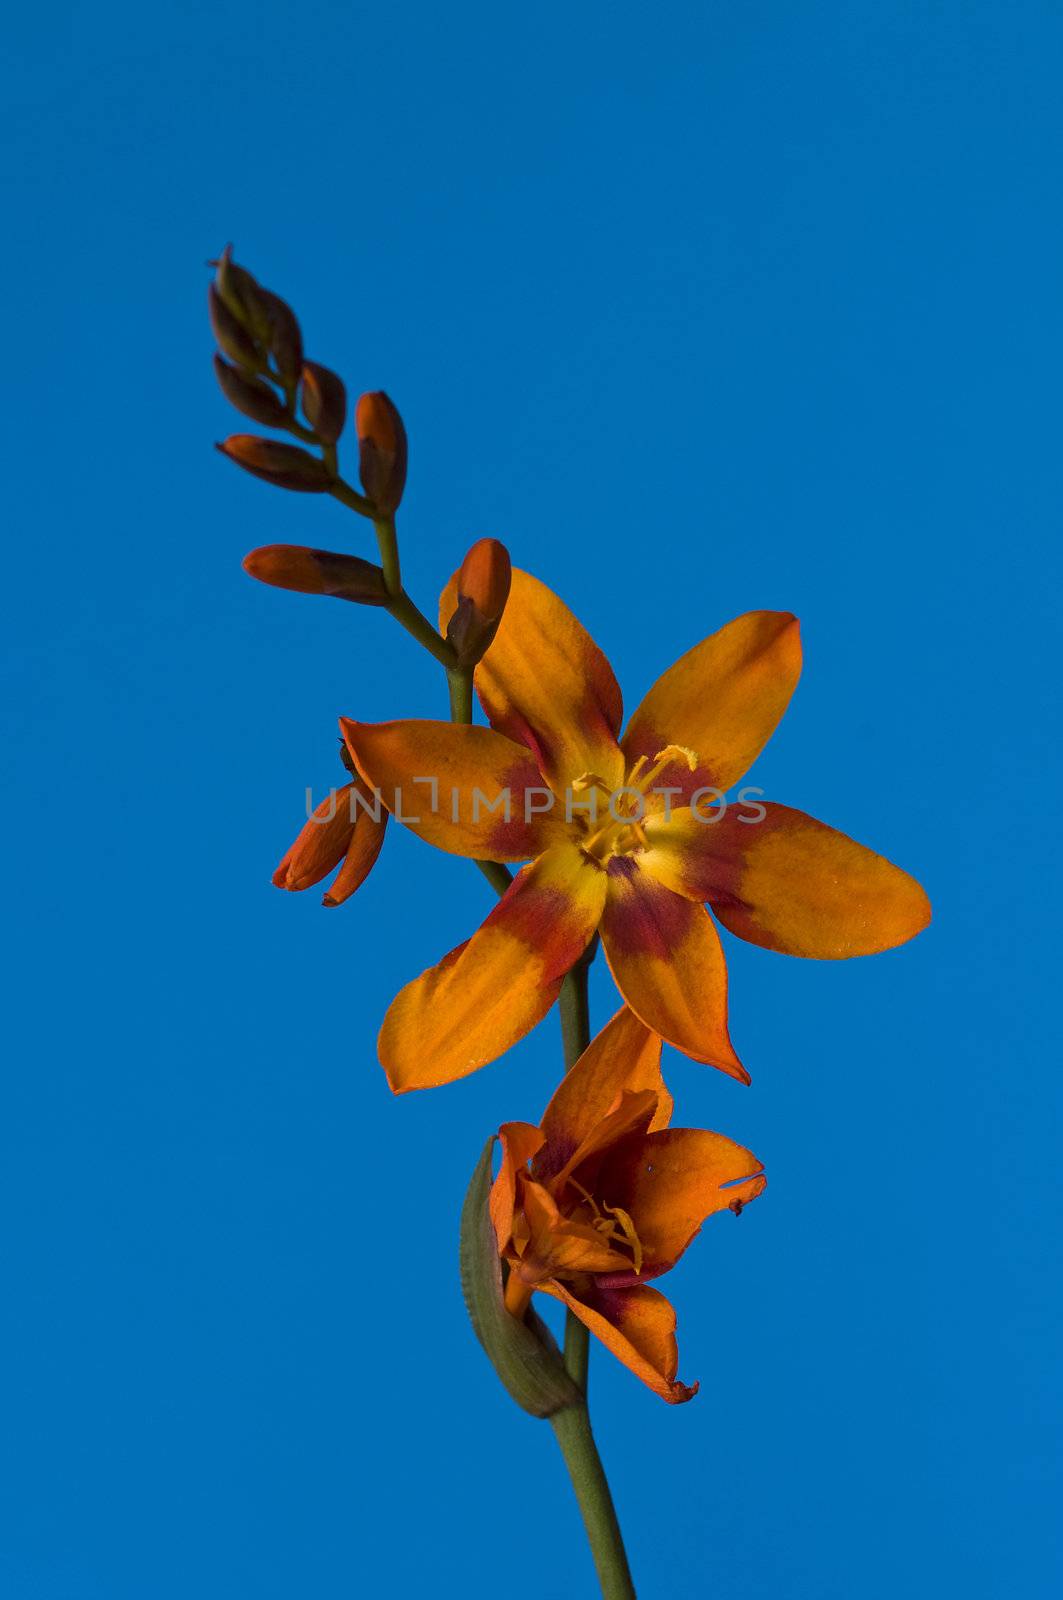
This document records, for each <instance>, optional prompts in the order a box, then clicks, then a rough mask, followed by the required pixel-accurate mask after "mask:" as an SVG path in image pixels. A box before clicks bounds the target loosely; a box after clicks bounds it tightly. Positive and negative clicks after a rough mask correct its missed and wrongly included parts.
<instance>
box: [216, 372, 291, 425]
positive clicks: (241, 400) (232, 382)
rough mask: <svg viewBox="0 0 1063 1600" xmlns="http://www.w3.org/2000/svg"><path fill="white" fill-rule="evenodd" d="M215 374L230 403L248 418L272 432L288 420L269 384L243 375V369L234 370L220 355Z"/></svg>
mask: <svg viewBox="0 0 1063 1600" xmlns="http://www.w3.org/2000/svg"><path fill="white" fill-rule="evenodd" d="M214 372H215V375H216V377H217V379H218V385H219V387H220V389H221V392H222V394H223V395H224V396H225V398H226V400H228V402H229V404H230V405H234V406H235V407H236V409H237V411H242V412H243V414H244V416H245V417H251V418H253V419H254V421H255V422H264V423H265V424H266V426H267V427H270V428H279V427H280V426H281V425H282V424H283V423H284V422H285V421H286V420H287V413H286V412H285V409H284V406H283V404H282V403H281V401H280V400H279V399H278V398H277V396H276V394H275V393H274V392H273V390H272V389H271V388H270V387H269V385H268V384H265V383H263V382H262V381H261V380H260V379H258V378H253V377H251V375H250V373H247V372H241V371H240V368H239V367H231V366H230V365H229V363H228V362H227V361H223V360H222V358H221V356H219V355H216V356H215V357H214Z"/></svg>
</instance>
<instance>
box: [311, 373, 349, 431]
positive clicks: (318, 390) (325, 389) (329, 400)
mask: <svg viewBox="0 0 1063 1600" xmlns="http://www.w3.org/2000/svg"><path fill="white" fill-rule="evenodd" d="M300 392H301V398H302V402H303V415H304V416H305V418H306V420H307V422H309V424H310V426H311V427H312V428H313V430H314V432H315V433H316V434H317V436H318V438H319V439H320V440H321V441H322V442H323V443H324V444H335V443H336V440H337V439H338V438H339V436H340V434H341V433H342V432H343V424H344V423H345V422H346V420H347V390H346V389H345V388H344V384H343V379H342V378H340V377H337V375H336V374H335V373H334V372H330V371H329V369H328V367H321V366H318V364H317V362H316V361H304V362H303V384H302V389H301V391H300Z"/></svg>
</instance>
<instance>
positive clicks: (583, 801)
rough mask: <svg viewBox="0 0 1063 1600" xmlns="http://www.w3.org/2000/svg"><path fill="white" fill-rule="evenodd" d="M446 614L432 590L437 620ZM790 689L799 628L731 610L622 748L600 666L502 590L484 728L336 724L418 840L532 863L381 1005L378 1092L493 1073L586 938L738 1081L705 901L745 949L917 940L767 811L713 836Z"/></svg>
mask: <svg viewBox="0 0 1063 1600" xmlns="http://www.w3.org/2000/svg"><path fill="white" fill-rule="evenodd" d="M455 604H456V589H455V583H454V580H451V584H450V585H448V588H447V589H446V590H445V591H444V594H443V598H442V602H441V606H440V614H441V616H442V617H443V619H444V621H446V620H447V619H449V618H450V617H451V616H452V615H453V612H454V608H455ZM800 667H801V648H800V643H799V640H798V628H797V622H796V619H795V618H793V617H791V616H790V615H789V614H787V613H785V612H775V611H752V612H749V613H748V614H747V615H745V616H742V617H739V618H737V620H736V621H734V622H731V623H728V624H727V626H726V627H724V628H721V629H720V631H719V632H718V633H715V634H713V635H712V636H711V637H710V638H708V639H705V640H704V641H703V642H702V643H701V644H699V645H696V646H695V647H694V649H692V650H690V651H688V652H687V654H686V655H685V656H683V657H681V659H680V660H679V661H678V662H676V664H675V666H673V667H671V668H670V669H669V670H668V671H667V672H666V673H665V674H664V675H663V677H661V678H659V679H658V681H657V683H656V684H654V686H653V687H652V688H651V689H650V691H649V693H648V694H647V696H646V698H645V699H644V700H643V702H642V704H641V705H640V706H639V708H638V709H637V711H636V712H635V714H634V716H633V717H632V718H631V721H630V723H629V724H628V728H627V731H626V733H625V734H624V736H623V738H622V739H621V738H620V737H619V735H620V727H621V719H622V706H621V698H620V689H619V686H618V684H617V682H616V679H615V677H614V676H613V673H612V670H611V668H610V666H609V663H608V662H607V661H606V659H605V657H604V656H603V655H602V652H601V651H600V650H599V649H598V647H597V645H596V644H595V643H594V641H593V640H592V639H591V638H590V636H589V635H588V634H587V633H586V632H585V630H584V629H583V628H582V627H581V625H580V624H579V622H577V620H576V618H575V617H574V616H573V615H572V613H571V612H570V611H569V610H568V608H567V607H566V606H565V605H563V604H562V602H561V601H560V600H559V599H558V598H557V596H556V595H555V594H553V593H552V592H551V591H550V590H549V589H548V588H546V586H545V585H544V584H542V583H540V582H538V580H537V579H535V578H533V577H531V576H529V574H528V573H526V572H520V571H514V573H513V583H512V589H511V593H510V598H509V603H508V605H507V607H506V610H505V613H504V615H503V617H502V621H501V624H500V626H499V630H498V633H497V635H496V636H495V639H494V642H493V644H492V645H491V647H490V649H489V650H488V651H487V653H486V655H485V656H484V658H483V660H482V661H481V662H480V664H479V666H478V667H477V668H476V686H477V689H478V692H479V696H480V701H481V704H482V705H483V708H484V711H485V712H486V714H487V719H488V721H489V723H490V727H488V728H483V727H466V726H460V725H453V724H450V723H443V722H413V721H409V722H385V723H376V724H373V723H357V722H350V721H347V720H346V719H344V720H343V721H342V722H341V726H342V728H343V732H344V737H345V739H346V742H347V747H348V750H349V751H350V754H351V756H352V757H353V759H354V762H355V764H356V766H357V768H358V770H359V772H360V773H361V775H362V777H363V778H364V779H365V781H366V783H367V784H369V785H370V787H371V788H374V789H376V790H378V791H379V792H380V794H381V795H382V796H383V800H384V804H385V805H386V806H387V807H388V809H389V810H390V811H392V812H394V813H395V814H396V816H397V817H398V818H399V820H400V821H402V822H404V823H406V825H407V826H408V827H410V828H411V829H412V831H413V832H414V833H417V834H419V835H420V836H421V837H422V838H423V839H426V840H428V842H429V843H430V844H434V845H437V846H438V847H439V848H440V849H443V850H448V851H451V852H452V853H453V854H455V855H461V856H471V857H473V858H475V859H480V860H490V861H503V862H504V861H526V860H528V859H529V858H534V859H532V860H531V862H530V865H528V866H526V867H525V868H524V869H523V871H521V872H520V873H519V874H518V876H517V878H516V879H515V880H514V883H513V885H512V887H511V888H510V890H509V891H508V893H507V894H506V895H505V896H504V898H503V899H502V900H501V901H500V902H499V904H498V905H497V906H496V907H495V908H494V910H493V911H492V912H491V914H490V916H489V917H488V918H487V920H486V922H484V924H483V926H482V927H481V928H480V929H479V931H478V932H477V933H475V934H474V935H473V937H472V938H471V939H470V940H469V941H468V942H467V943H466V944H464V945H461V946H459V947H458V949H456V950H453V951H451V953H450V954H449V955H448V956H446V957H445V958H444V959H443V961H441V962H440V963H439V965H438V966H436V967H433V968H431V969H429V971H427V972H425V973H424V974H422V976H421V977H419V978H417V979H415V980H414V982H412V983H410V984H407V986H406V988H405V989H403V990H402V992H401V993H400V994H399V995H398V997H397V998H396V1000H395V1001H394V1002H393V1004H392V1006H391V1008H390V1010H389V1011H388V1014H387V1016H386V1018H385V1020H384V1026H383V1028H382V1030H381V1034H380V1041H379V1049H380V1059H381V1061H382V1063H383V1065H384V1067H385V1069H386V1071H387V1074H388V1080H389V1082H390V1083H391V1086H392V1088H393V1089H395V1090H396V1091H398V1092H401V1091H403V1090H406V1089H414V1088H424V1087H427V1086H430V1085H433V1084H441V1083H447V1082H450V1081H451V1080H452V1079H455V1078H460V1077H463V1076H464V1075H465V1074H466V1073H469V1072H473V1071H475V1070H476V1069H477V1068H478V1067H481V1066H483V1065H485V1064H486V1063H487V1062H489V1061H493V1060H495V1059H496V1058H497V1057H498V1056H500V1055H501V1054H502V1053H503V1052H504V1051H505V1050H507V1049H508V1048H509V1047H510V1046H511V1045H512V1044H513V1043H514V1042H515V1041H516V1040H517V1039H519V1038H521V1037H522V1035H523V1034H525V1033H527V1032H528V1030H529V1029H530V1028H532V1027H534V1026H535V1024H536V1023H537V1022H539V1021H540V1019H541V1018H542V1017H543V1016H545V1014H546V1012H547V1011H548V1010H549V1008H550V1006H551V1005H552V1004H553V1002H554V1000H555V999H556V998H557V995H558V992H559V989H560V986H561V982H562V980H563V978H564V976H565V974H566V972H568V970H569V969H570V967H572V965H573V964H574V963H575V962H576V961H577V960H578V959H579V957H580V956H581V954H582V953H583V951H584V950H585V949H586V948H587V945H588V944H589V943H590V941H591V939H592V938H593V936H594V933H595V931H596V930H597V929H599V928H600V931H601V937H602V943H603V945H604V948H605V954H606V958H607V960H608V962H609V966H610V968H611V970H612V973H613V976H614V978H615V979H616V983H617V987H618V988H619V990H620V992H621V994H622V995H623V997H624V999H625V1000H626V1001H627V1003H628V1005H629V1006H630V1007H631V1009H632V1010H633V1011H634V1012H635V1013H636V1015H638V1016H639V1017H641V1018H642V1020H643V1022H645V1023H646V1024H647V1026H648V1027H650V1028H652V1029H653V1030H654V1032H656V1033H659V1034H661V1035H662V1036H663V1038H664V1039H666V1040H667V1041H668V1042H669V1043H670V1044H673V1045H675V1046H676V1047H677V1048H678V1049H679V1050H682V1051H684V1052H685V1054H687V1055H689V1056H692V1057H694V1059H695V1060H698V1061H705V1062H708V1063H710V1064H711V1065H713V1066H715V1067H719V1068H720V1069H721V1070H722V1071H724V1072H727V1073H729V1074H730V1075H731V1076H732V1077H735V1078H739V1079H740V1080H742V1081H743V1082H748V1081H749V1077H748V1074H747V1072H746V1071H745V1068H744V1067H743V1066H742V1064H741V1062H740V1061H739V1059H738V1057H737V1055H736V1054H735V1051H734V1048H733V1046H732V1044H731V1041H730V1037H729V1034H728V1029H727V969H726V965H725V962H724V955H723V949H722V947H721V944H720V939H719V935H718V934H717V932H716V927H715V924H714V923H713V920H712V918H711V917H710V916H709V914H708V912H707V911H706V909H705V905H704V902H708V904H709V905H710V906H711V907H712V910H713V911H714V912H715V914H716V916H717V917H718V918H719V920H720V921H721V922H722V923H723V924H724V926H725V927H727V928H729V929H730V930H731V931H732V932H733V933H736V934H738V935H739V936H740V937H741V938H743V939H748V940H750V941H751V942H752V943H754V944H761V945H765V946H767V947H768V948H769V949H773V950H781V951H784V952H786V953H787V954H790V955H799V956H816V957H820V958H830V959H836V958H840V957H843V956H855V955H867V954H870V953H871V952H873V951H877V950H885V949H888V948H889V947H890V946H892V945H897V944H901V943H903V941H904V940H906V939H910V938H912V936H913V935H914V934H916V933H918V932H919V930H920V929H921V928H923V927H925V926H926V924H927V922H928V921H929V917H930V907H929V903H928V901H927V898H926V895H925V894H924V893H923V890H922V889H921V888H920V887H919V885H918V884H917V883H916V882H915V881H914V879H912V878H910V877H909V876H908V875H907V874H906V873H904V872H902V871H901V870H900V869H899V868H898V867H895V866H892V865H891V864H890V863H889V862H888V861H885V860H883V858H882V857H881V856H878V855H875V854H874V853H873V852H872V851H870V850H866V849H864V848H863V847H862V846H861V845H858V844H855V843H854V842H853V841H852V840H851V839H848V838H846V836H845V835H844V834H841V833H837V832H835V831H834V829H832V828H828V827H825V826H824V825H823V823H820V822H816V821H814V820H813V818H811V817H808V816H805V815H804V813H803V812H800V811H792V810H790V809H789V808H788V807H786V806H779V805H773V804H770V803H766V804H765V805H764V806H763V812H764V815H763V819H762V820H761V821H759V822H756V821H749V820H748V819H747V812H746V811H745V810H740V811H738V812H735V811H734V810H732V809H728V810H727V811H726V812H725V813H724V815H723V817H722V818H720V819H719V820H713V819H714V818H719V811H718V808H717V807H716V806H715V804H713V805H710V806H708V807H707V806H706V804H705V794H706V792H708V791H709V790H711V791H712V792H713V793H715V792H717V791H720V792H722V791H725V790H727V789H729V788H730V787H731V786H732V785H733V784H735V783H736V782H737V781H738V779H739V778H741V777H742V775H743V774H744V773H745V772H746V770H747V769H748V767H749V766H750V765H751V764H752V762H753V761H754V760H755V758H756V757H757V755H758V754H759V753H760V751H761V750H762V749H763V747H764V745H765V744H766V743H767V741H768V739H769V738H770V737H771V734H772V732H773V731H774V729H775V726H776V724H777V723H778V721H779V719H780V717H781V716H782V714H783V712H784V710H785V709H786V706H787V703H788V702H789V699H790V696H791V694H792V693H793V690H794V687H795V685H796V683H797V679H798V675H799V673H800ZM429 780H432V782H430V781H429ZM433 782H434V785H435V790H434V793H433V792H432V783H433ZM665 791H667V792H665ZM699 791H701V793H700V795H699ZM507 796H508V801H509V803H508V804H505V803H503V802H504V801H505V799H506V797H507ZM603 797H608V801H609V807H610V809H609V810H608V811H605V801H604V799H603ZM433 802H434V803H433ZM492 807H493V809H492ZM744 819H746V820H744Z"/></svg>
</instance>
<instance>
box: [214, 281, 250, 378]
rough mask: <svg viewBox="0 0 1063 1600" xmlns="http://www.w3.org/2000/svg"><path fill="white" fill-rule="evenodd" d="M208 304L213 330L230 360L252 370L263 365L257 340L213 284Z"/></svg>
mask: <svg viewBox="0 0 1063 1600" xmlns="http://www.w3.org/2000/svg"><path fill="white" fill-rule="evenodd" d="M207 306H208V309H209V311H210V326H211V330H212V332H213V334H214V337H215V339H217V341H218V343H219V345H220V346H221V348H222V350H224V352H225V354H226V355H227V356H228V357H229V358H230V360H232V361H235V362H236V363H237V364H238V365H239V366H241V367H246V368H247V369H248V370H249V371H251V372H254V371H255V370H256V368H258V367H261V366H262V364H263V363H262V361H261V359H260V357H259V353H258V350H257V349H256V347H255V341H254V340H253V339H252V337H251V335H250V334H249V333H248V332H247V330H246V329H245V328H244V327H242V326H241V324H240V323H239V322H237V320H236V318H235V317H234V316H233V313H232V312H231V311H230V310H229V307H228V306H227V305H226V303H225V301H224V300H223V299H222V297H221V295H220V294H219V293H218V291H217V289H216V288H215V287H214V285H213V284H211V286H210V288H209V289H208V290H207Z"/></svg>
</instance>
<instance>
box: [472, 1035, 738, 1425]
mask: <svg viewBox="0 0 1063 1600" xmlns="http://www.w3.org/2000/svg"><path fill="white" fill-rule="evenodd" d="M671 1114H672V1100H671V1096H670V1095H669V1094H668V1091H667V1090H666V1088H665V1086H664V1082H663V1080H662V1078H661V1041H660V1039H659V1038H657V1037H656V1035H655V1034H653V1033H651V1032H650V1030H649V1029H648V1028H646V1027H644V1026H643V1024H642V1023H641V1022H639V1020H638V1019H637V1017H635V1016H634V1015H633V1013H632V1012H631V1011H630V1010H629V1009H628V1008H627V1007H625V1008H624V1009H623V1010H621V1011H619V1012H618V1013H617V1015H616V1016H615V1017H614V1018H613V1020H612V1021H611V1022H610V1023H608V1024H607V1025H606V1026H605V1027H604V1028H603V1029H602V1031H601V1033H600V1034H599V1035H598V1037H597V1038H596V1039H595V1040H594V1041H593V1042H592V1043H591V1044H590V1046H589V1047H588V1048H587V1050H585V1051H584V1053H583V1055H582V1056H581V1057H580V1058H579V1060H578V1061H577V1062H576V1064H575V1066H574V1067H573V1068H572V1070H571V1072H569V1073H568V1074H567V1076H566V1077H565V1078H564V1079H563V1080H562V1082H561V1086H560V1088H559V1089H558V1090H557V1093H556V1094H555V1095H554V1097H553V1099H552V1100H551V1101H550V1104H549V1105H548V1106H547V1108H546V1111H545V1112H544V1114H543V1119H542V1122H541V1124H540V1125H539V1127H537V1128H535V1127H532V1125H531V1124H530V1123H527V1122H508V1123H506V1124H505V1126H504V1127H503V1128H501V1130H500V1132H499V1137H500V1139H501V1141H502V1167H501V1170H500V1172H499V1174H498V1177H497V1178H496V1179H495V1182H494V1187H493V1188H492V1190H491V1221H492V1223H493V1224H494V1228H495V1235H496V1238H497V1240H498V1248H499V1251H500V1253H501V1255H502V1259H503V1261H504V1262H505V1263H506V1266H507V1275H506V1291H505V1293H506V1305H507V1307H508V1308H509V1310H510V1311H511V1312H512V1314H513V1315H514V1316H518V1317H519V1316H523V1314H524V1311H525V1308H526V1306H527V1304H528V1301H529V1299H530V1298H531V1295H532V1292H533V1291H534V1290H536V1289H539V1290H541V1291H542V1292H543V1293H544V1294H549V1295H552V1296H553V1297H554V1299H555V1300H560V1301H562V1302H563V1304H564V1305H566V1306H567V1307H568V1308H569V1310H570V1311H572V1312H573V1313H574V1314H575V1315H576V1316H577V1317H578V1318H579V1320H580V1321H581V1322H582V1323H584V1324H585V1325H586V1326H587V1327H588V1328H589V1329H590V1331H591V1332H592V1333H593V1334H595V1335H596V1336H597V1337H598V1338H599V1339H600V1340H601V1341H602V1343H603V1344H605V1345H607V1346H608V1347H609V1349H610V1350H611V1351H612V1352H613V1354H614V1355H616V1356H619V1358H620V1360H621V1361H623V1362H624V1364H625V1365H626V1366H628V1367H630V1368H631V1370H632V1372H634V1373H635V1374H636V1376H638V1377H640V1378H641V1379H642V1381H643V1383H647V1384H649V1386H650V1388H651V1389H652V1390H653V1391H654V1393H655V1394H659V1395H660V1396H661V1398H662V1399H664V1400H668V1401H671V1402H672V1403H673V1404H675V1403H677V1402H678V1401H681V1400H689V1399H690V1398H691V1396H692V1395H694V1394H696V1393H697V1387H698V1386H697V1384H693V1385H692V1386H691V1387H688V1386H687V1385H686V1384H684V1383H677V1382H676V1376H675V1375H676V1371H677V1368H678V1364H679V1358H678V1353H677V1350H676V1342H675V1312H674V1311H673V1310H672V1307H671V1305H670V1303H669V1302H668V1300H666V1298H665V1297H664V1295H663V1294H661V1293H660V1292H659V1291H658V1290H656V1289H651V1288H649V1286H648V1282H647V1280H648V1279H650V1278H658V1277H660V1275H661V1274H662V1273H664V1272H667V1271H668V1269H669V1267H673V1266H674V1265H675V1263H676V1261H677V1260H678V1259H679V1257H680V1256H681V1255H682V1254H683V1251H684V1250H685V1249H686V1248H687V1246H688V1245H689V1244H690V1242H691V1240H692V1239H693V1238H694V1237H695V1235H696V1234H697V1233H698V1232H699V1231H700V1229H701V1225H702V1223H703V1222H704V1221H705V1219H706V1218H707V1217H710V1216H712V1214H713V1213H714V1212H716V1211H724V1210H727V1209H730V1210H731V1211H734V1212H736V1213H737V1212H740V1211H741V1210H742V1207H743V1206H744V1205H747V1204H748V1202H749V1201H750V1200H755V1199H756V1197H757V1195H758V1194H760V1193H762V1191H763V1189H764V1186H765V1184H766V1182H767V1179H766V1178H765V1177H764V1175H763V1173H762V1172H761V1167H760V1162H759V1161H758V1160H757V1158H756V1156H754V1155H751V1154H750V1152H749V1151H748V1150H744V1149H743V1148H742V1146H741V1145H740V1144H735V1143H734V1141H733V1140H732V1139H726V1138H724V1136H723V1135H722V1134H719V1133H709V1132H707V1131H706V1130H704V1129H701V1128H670V1127H669V1126H668V1123H669V1121H670V1119H671Z"/></svg>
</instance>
